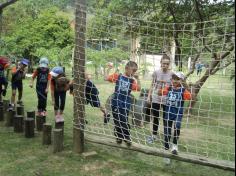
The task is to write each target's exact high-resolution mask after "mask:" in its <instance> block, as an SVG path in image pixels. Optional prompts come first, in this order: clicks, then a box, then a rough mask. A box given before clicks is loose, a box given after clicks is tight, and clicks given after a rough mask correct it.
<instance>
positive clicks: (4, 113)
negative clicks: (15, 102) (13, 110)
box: [3, 100, 10, 119]
mask: <svg viewBox="0 0 236 176" xmlns="http://www.w3.org/2000/svg"><path fill="white" fill-rule="evenodd" d="M9 104H10V100H3V117H4V119H5V118H6V114H7V109H8V108H9Z"/></svg>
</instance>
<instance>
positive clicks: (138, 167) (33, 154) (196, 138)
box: [0, 78, 235, 176]
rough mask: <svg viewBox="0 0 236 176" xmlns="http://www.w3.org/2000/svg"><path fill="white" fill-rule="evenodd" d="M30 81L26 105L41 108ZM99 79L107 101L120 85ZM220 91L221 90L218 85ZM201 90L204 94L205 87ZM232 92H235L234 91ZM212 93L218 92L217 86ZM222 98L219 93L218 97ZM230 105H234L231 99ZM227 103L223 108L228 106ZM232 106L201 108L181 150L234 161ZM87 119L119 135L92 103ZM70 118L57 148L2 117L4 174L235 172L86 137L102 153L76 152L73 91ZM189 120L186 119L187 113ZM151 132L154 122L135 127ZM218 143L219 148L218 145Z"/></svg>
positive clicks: (142, 133)
mask: <svg viewBox="0 0 236 176" xmlns="http://www.w3.org/2000/svg"><path fill="white" fill-rule="evenodd" d="M213 79H214V78H213ZM24 83H25V86H24V99H23V100H24V104H25V111H29V110H35V109H36V105H37V98H36V94H35V90H34V89H30V88H28V81H27V80H26V81H25V82H24ZM95 83H96V85H97V87H98V89H99V91H100V99H101V102H102V103H105V101H106V99H107V97H108V96H109V95H110V94H111V93H112V91H113V90H114V85H112V84H110V83H105V82H104V81H101V80H98V81H95ZM148 84H150V81H145V82H144V81H143V82H142V85H145V86H146V87H149V86H148ZM206 91H207V89H206ZM214 91H215V93H218V92H216V90H214ZM10 93H11V91H10V90H9V91H8V93H7V97H9V96H10ZM201 93H202V94H203V95H204V89H203V92H201ZM227 93H228V94H230V93H229V92H228V91H227ZM211 94H213V93H212V92H211ZM205 95H207V93H206V94H205ZM216 95H218V94H216ZM135 96H136V97H138V93H135ZM213 98H215V97H213ZM50 100H51V97H50V95H49V97H48V113H49V114H48V117H47V122H51V123H52V124H53V123H54V118H53V108H52V106H51V101H50ZM218 100H219V99H218V98H217V97H216V98H215V100H214V101H218ZM231 100H232V99H230V98H228V97H227V96H226V99H223V101H224V102H225V101H226V102H228V104H230V101H231ZM225 104H227V103H225ZM231 104H232V103H231ZM206 106H207V105H204V106H203V107H205V109H206V110H207V107H206ZM221 106H224V104H221ZM203 107H201V108H203ZM225 107H227V108H228V106H226V105H225ZM221 108H222V109H223V108H224V107H221ZM215 109H217V107H216V108H215ZM229 110H230V111H229ZM227 111H229V112H231V113H229V114H228V115H224V114H222V115H224V116H222V117H221V118H220V116H219V115H218V116H217V118H215V119H214V118H213V117H214V116H212V115H215V114H214V113H213V114H211V113H209V112H203V113H200V114H201V115H200V116H198V113H197V112H195V113H196V114H194V116H193V117H191V119H190V120H189V124H188V127H185V125H184V126H183V130H182V133H181V137H180V143H181V146H180V151H181V152H190V153H197V154H201V155H202V156H209V157H211V158H217V159H225V160H232V161H234V140H233V139H235V135H234V131H235V126H234V125H233V124H232V123H233V122H234V118H233V117H232V114H234V109H227ZM209 117H210V118H209ZM222 118H224V120H222ZM86 119H87V120H88V121H89V124H88V126H87V128H88V129H89V130H90V131H94V132H97V133H99V134H106V135H109V136H112V135H113V134H112V129H113V127H112V123H110V124H109V125H108V126H107V128H105V129H104V126H103V124H102V120H103V119H102V113H101V112H100V111H99V109H96V108H91V107H90V106H86ZM65 120H66V121H65V137H64V147H65V148H64V150H63V152H61V153H57V154H53V153H52V148H51V146H43V145H42V144H41V142H42V141H41V137H42V134H41V133H36V134H35V138H32V139H26V138H25V137H24V135H23V134H16V133H14V132H13V129H12V128H7V127H4V124H3V122H0V140H1V145H0V176H15V175H17V176H21V175H22V176H32V175H35V176H37V175H42V176H54V175H55V176H59V175H60V176H61V175H62V176H63V175H66V176H77V175H83V176H94V175H96V176H100V175H101V176H110V175H114V176H122V175H130V176H136V175H137V176H140V175H147V176H149V175H153V176H158V175H163V176H171V175H175V176H185V175H186V176H199V175H202V176H203V175H211V176H218V175H226V176H228V175H233V174H234V173H233V172H228V171H223V170H219V169H215V168H210V167H204V166H200V165H195V164H190V163H184V162H180V161H174V160H173V161H172V164H171V165H170V166H165V164H164V163H163V159H162V158H160V157H156V156H149V155H145V154H142V153H138V152H134V151H128V150H122V149H117V148H112V147H107V146H103V145H97V144H91V143H85V150H86V151H96V152H97V153H98V154H97V155H95V156H92V157H91V158H87V159H85V158H83V157H82V156H81V155H78V154H75V153H73V152H72V146H73V144H72V143H73V135H72V124H73V122H72V120H73V97H72V96H70V95H68V96H67V103H66V110H65ZM184 120H186V117H185V118H184ZM207 125H208V126H209V125H210V126H211V128H208V127H207ZM161 130H162V129H161ZM149 133H150V130H149V125H148V124H147V125H146V126H145V129H138V128H137V129H136V128H132V135H136V136H139V137H140V140H143V141H144V140H145V137H146V135H148V134H149ZM212 141H213V142H214V141H217V143H218V145H213V143H212ZM232 144H233V145H232ZM152 146H154V147H162V144H161V143H157V144H155V145H152ZM226 146H227V147H226ZM213 149H216V150H215V151H214V150H213ZM216 151H217V152H216ZM227 152H228V153H227Z"/></svg>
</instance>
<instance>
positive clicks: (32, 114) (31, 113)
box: [26, 111, 35, 128]
mask: <svg viewBox="0 0 236 176" xmlns="http://www.w3.org/2000/svg"><path fill="white" fill-rule="evenodd" d="M26 118H32V119H34V122H33V123H34V128H35V111H27V116H26Z"/></svg>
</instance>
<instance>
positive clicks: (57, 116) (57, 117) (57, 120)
mask: <svg viewBox="0 0 236 176" xmlns="http://www.w3.org/2000/svg"><path fill="white" fill-rule="evenodd" d="M55 120H56V123H58V122H60V121H61V118H60V116H59V115H56V117H55Z"/></svg>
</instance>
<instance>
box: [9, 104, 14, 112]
mask: <svg viewBox="0 0 236 176" xmlns="http://www.w3.org/2000/svg"><path fill="white" fill-rule="evenodd" d="M13 109H14V104H11V103H10V104H9V106H8V110H9V111H12V110H13Z"/></svg>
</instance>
